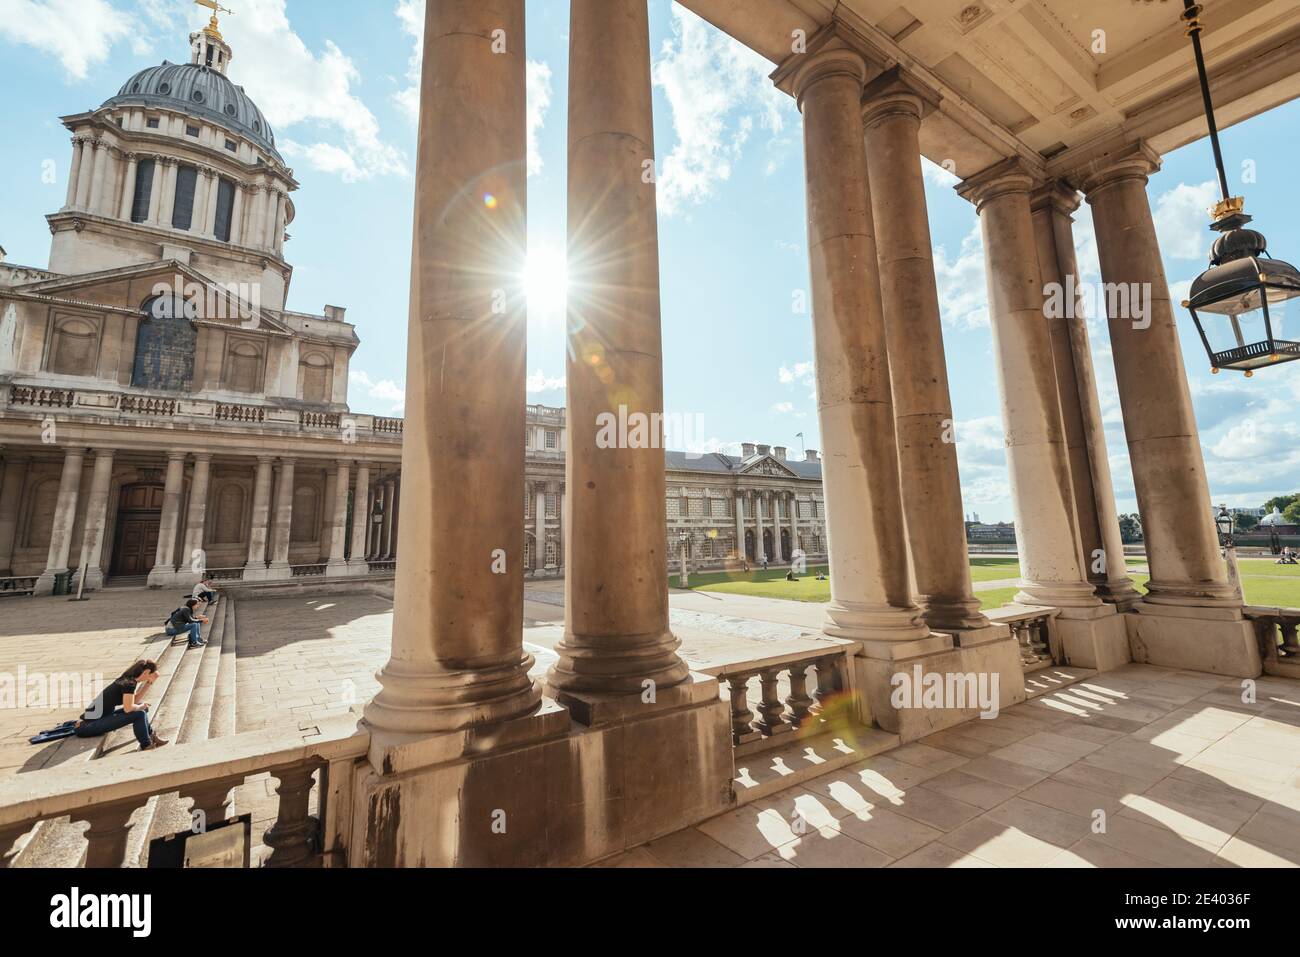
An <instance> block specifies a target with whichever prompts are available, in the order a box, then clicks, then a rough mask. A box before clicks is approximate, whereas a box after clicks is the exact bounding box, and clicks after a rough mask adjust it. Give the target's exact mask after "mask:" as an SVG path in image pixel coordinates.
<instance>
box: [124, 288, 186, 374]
mask: <svg viewBox="0 0 1300 957" xmlns="http://www.w3.org/2000/svg"><path fill="white" fill-rule="evenodd" d="M197 311H198V309H197V306H196V305H195V304H194V303H187V302H185V301H184V300H183V299H177V298H175V297H173V296H155V297H153V298H152V299H150V300H148V301H147V302H146V303H145V304H144V310H143V312H144V315H143V316H142V317H141V319H140V328H139V330H138V331H137V332H136V336H135V365H134V368H133V369H132V373H131V384H132V385H134V386H136V387H137V388H141V389H157V390H160V391H163V392H188V391H190V386H191V383H192V382H193V381H194V352H195V349H196V346H197V344H198V330H197V329H195V327H194V325H193V323H192V322H191V320H192V319H193V318H194V316H195V314H196V313H197Z"/></svg>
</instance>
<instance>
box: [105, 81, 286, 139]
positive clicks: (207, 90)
mask: <svg viewBox="0 0 1300 957" xmlns="http://www.w3.org/2000/svg"><path fill="white" fill-rule="evenodd" d="M116 106H152V107H159V108H165V109H173V110H179V111H181V112H184V113H188V114H189V115H191V116H193V117H196V118H199V119H204V120H207V121H209V122H211V123H215V124H217V125H218V126H221V127H224V128H225V129H227V130H230V131H231V132H234V133H237V134H239V135H240V136H245V137H247V138H248V139H250V140H252V141H253V142H254V143H256V144H257V145H258V146H260V147H261V148H262V149H264V150H266V151H267V152H268V153H270V154H271V155H272V156H273V157H275V159H276V161H277V162H279V163H283V162H284V160H283V158H282V157H281V156H280V154H279V152H278V151H277V150H276V148H275V133H274V132H273V131H272V129H271V124H270V123H268V122H266V117H265V116H263V115H262V111H261V110H259V109H258V108H257V104H255V103H254V102H253V101H252V100H251V99H250V98H249V96H248V94H247V93H245V92H244V88H243V87H242V86H235V84H233V83H231V82H230V80H229V79H228V78H227V77H226V76H224V75H223V74H221V73H220V72H218V71H217V70H214V69H211V68H210V67H207V66H202V65H200V64H196V63H167V62H164V63H163V64H162V65H161V66H151V67H149V68H148V69H147V70H141V71H140V72H139V73H137V74H136V75H135V76H133V77H131V79H129V80H127V81H126V83H125V84H124V85H123V86H122V89H120V90H119V91H118V93H117V96H115V97H113V98H112V99H110V100H108V101H107V102H106V103H104V106H103V107H101V109H103V108H105V107H116Z"/></svg>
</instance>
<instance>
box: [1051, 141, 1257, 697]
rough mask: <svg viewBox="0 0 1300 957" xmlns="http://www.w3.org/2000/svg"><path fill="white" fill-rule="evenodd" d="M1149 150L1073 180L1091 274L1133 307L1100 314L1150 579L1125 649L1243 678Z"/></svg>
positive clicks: (1248, 666) (1244, 648) (1239, 633)
mask: <svg viewBox="0 0 1300 957" xmlns="http://www.w3.org/2000/svg"><path fill="white" fill-rule="evenodd" d="M1157 169H1159V158H1158V157H1157V156H1156V154H1155V153H1153V152H1152V151H1151V150H1150V149H1148V148H1147V147H1146V146H1145V144H1139V145H1137V146H1134V147H1131V148H1129V149H1126V150H1122V151H1117V152H1116V153H1114V154H1111V155H1110V156H1109V157H1108V158H1107V159H1106V160H1105V161H1103V162H1100V163H1097V164H1096V165H1095V166H1094V167H1093V168H1091V169H1089V170H1087V171H1085V172H1084V173H1081V174H1080V175H1079V176H1078V177H1077V180H1078V181H1079V182H1080V185H1081V186H1082V188H1083V191H1084V193H1085V194H1086V195H1087V199H1088V202H1089V204H1091V206H1092V212H1093V224H1094V226H1095V229H1096V233H1097V250H1098V254H1099V256H1100V258H1101V275H1102V280H1103V281H1104V282H1105V283H1106V284H1107V285H1108V286H1112V287H1119V286H1120V285H1121V284H1122V285H1123V286H1124V287H1125V288H1126V289H1128V290H1129V293H1130V301H1132V300H1133V299H1134V298H1136V299H1137V301H1139V302H1141V303H1143V304H1145V306H1146V309H1145V310H1144V312H1145V315H1132V316H1111V317H1110V318H1109V329H1110V341H1111V352H1112V354H1113V355H1114V360H1115V379H1116V383H1117V385H1118V387H1119V398H1120V407H1121V409H1122V412H1123V415H1124V432H1125V435H1126V437H1127V439H1128V450H1129V461H1130V464H1131V466H1132V469H1133V486H1134V490H1135V491H1136V493H1137V500H1138V510H1139V512H1140V513H1141V515H1142V530H1143V534H1144V536H1145V539H1146V551H1147V559H1148V561H1149V563H1150V566H1151V579H1150V581H1149V582H1148V583H1147V586H1146V588H1147V594H1146V596H1145V598H1144V599H1143V601H1141V602H1140V603H1138V605H1137V606H1136V607H1135V611H1136V612H1137V614H1135V615H1132V616H1129V626H1130V633H1131V635H1132V638H1133V642H1132V643H1133V649H1134V657H1135V658H1137V659H1138V660H1140V661H1149V662H1150V663H1152V664H1157V665H1167V666H1170V667H1179V668H1192V669H1196V670H1200V671H1211V672H1215V673H1218V674H1228V675H1237V676H1243V677H1250V676H1254V675H1257V674H1259V671H1260V662H1259V648H1258V644H1257V643H1256V642H1255V640H1254V638H1253V635H1252V632H1251V627H1250V623H1249V622H1246V621H1244V620H1243V617H1242V612H1241V598H1240V596H1239V595H1238V594H1237V592H1236V589H1235V588H1234V587H1233V586H1232V585H1231V584H1230V583H1229V581H1228V576H1227V571H1226V569H1225V566H1224V563H1223V561H1222V558H1221V556H1220V553H1219V547H1218V537H1217V533H1216V529H1215V526H1214V520H1213V516H1212V514H1211V511H1210V508H1209V503H1210V493H1209V487H1208V484H1207V482H1206V477H1205V463H1204V460H1203V459H1202V455H1201V443H1200V438H1199V435H1198V432H1197V427H1196V416H1195V413H1194V411H1193V409H1192V400H1191V393H1190V390H1189V389H1188V385H1187V374H1186V371H1185V370H1184V368H1183V356H1182V349H1181V348H1180V346H1179V342H1178V330H1177V326H1176V324H1175V319H1174V313H1173V307H1172V305H1171V303H1170V301H1169V285H1168V282H1167V280H1166V278H1165V272H1164V265H1163V263H1162V261H1161V258H1160V246H1159V243H1158V241H1157V239H1156V231H1155V224H1154V222H1153V221H1152V218H1151V206H1150V203H1149V201H1148V198H1147V192H1146V184H1147V178H1148V176H1149V175H1150V174H1151V173H1152V172H1154V171H1155V170H1157Z"/></svg>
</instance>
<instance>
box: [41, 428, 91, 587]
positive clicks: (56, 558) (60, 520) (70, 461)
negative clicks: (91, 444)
mask: <svg viewBox="0 0 1300 957" xmlns="http://www.w3.org/2000/svg"><path fill="white" fill-rule="evenodd" d="M85 457H86V450H85V449H81V448H75V449H68V450H67V451H66V452H64V453H63V475H62V476H61V477H60V479H59V495H58V498H57V499H56V500H55V505H54V523H53V525H52V526H51V529H50V550H49V554H48V556H47V558H46V562H45V571H44V572H42V573H41V576H40V578H38V579H37V580H36V594H37V595H49V594H52V593H53V592H54V579H55V577H56V576H57V575H60V574H62V573H63V572H66V571H67V570H68V555H69V553H70V552H71V551H72V527H73V525H74V523H75V522H76V520H77V499H78V497H79V495H80V492H81V467H82V463H83V462H84V461H85Z"/></svg>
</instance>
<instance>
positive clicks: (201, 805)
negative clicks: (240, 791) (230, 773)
mask: <svg viewBox="0 0 1300 957" xmlns="http://www.w3.org/2000/svg"><path fill="white" fill-rule="evenodd" d="M243 783H244V779H243V777H242V776H241V777H235V778H220V779H218V780H215V781H197V782H195V783H194V784H189V785H186V786H185V787H183V788H181V791H180V795H181V797H183V798H193V800H194V805H193V807H192V808H191V811H190V813H191V814H194V813H196V812H201V813H202V814H203V821H202V828H203V830H206V829H207V828H208V827H211V826H212V825H214V824H220V823H222V822H223V821H225V820H226V817H227V815H226V805H227V804H228V803H229V794H230V792H231V791H232V790H233V789H234V788H237V787H239V785H241V784H243Z"/></svg>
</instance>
